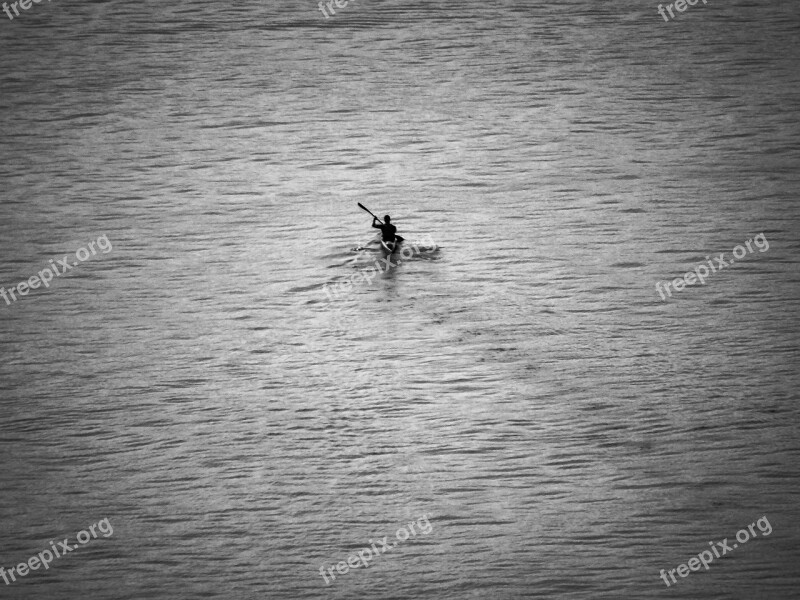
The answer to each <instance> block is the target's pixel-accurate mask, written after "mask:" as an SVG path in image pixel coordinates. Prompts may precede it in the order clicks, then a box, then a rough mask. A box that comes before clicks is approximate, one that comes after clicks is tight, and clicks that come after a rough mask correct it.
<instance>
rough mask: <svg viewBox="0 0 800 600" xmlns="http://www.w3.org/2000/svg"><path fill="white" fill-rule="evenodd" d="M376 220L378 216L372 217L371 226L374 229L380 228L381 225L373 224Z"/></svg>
mask: <svg viewBox="0 0 800 600" xmlns="http://www.w3.org/2000/svg"><path fill="white" fill-rule="evenodd" d="M377 220H378V217H372V226H373V227H374V228H375V229H380V228H381V227H382V225H375V222H376V221H377Z"/></svg>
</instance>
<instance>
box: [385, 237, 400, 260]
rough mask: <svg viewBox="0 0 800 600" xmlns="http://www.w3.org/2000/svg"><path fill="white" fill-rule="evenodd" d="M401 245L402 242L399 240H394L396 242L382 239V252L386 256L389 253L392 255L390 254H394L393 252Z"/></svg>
mask: <svg viewBox="0 0 800 600" xmlns="http://www.w3.org/2000/svg"><path fill="white" fill-rule="evenodd" d="M399 245H400V243H399V242H397V241H394V242H384V241H383V240H381V254H382V255H383V256H384V257H386V256H389V255H390V254H392V253H393V252H394V251H395V250H397V247H398V246H399Z"/></svg>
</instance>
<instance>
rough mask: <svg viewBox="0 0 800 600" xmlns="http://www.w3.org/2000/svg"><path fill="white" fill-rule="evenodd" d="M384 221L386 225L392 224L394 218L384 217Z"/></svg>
mask: <svg viewBox="0 0 800 600" xmlns="http://www.w3.org/2000/svg"><path fill="white" fill-rule="evenodd" d="M383 221H384V222H385V223H391V222H392V217H390V216H389V215H383Z"/></svg>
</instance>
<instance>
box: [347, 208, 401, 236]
mask: <svg viewBox="0 0 800 600" xmlns="http://www.w3.org/2000/svg"><path fill="white" fill-rule="evenodd" d="M358 206H359V208H361V209H362V210H365V211H367V212H368V213H369V214H371V215H372V217H373V218H374V219H375V220H376V221H377V222H378V223H380V224H381V225H383V221H381V220H380V219H379V218H378V217H376V216H375V215H374V214H373V212H372V211H371V210H370V209H368V208H367V207H366V206H364V205H363V204H361V202H359V203H358ZM394 237H395V239H396V240H397V241H398V242H402V241H403V240H404V239H405V238H404V237H403V236H400V235H396V236H394Z"/></svg>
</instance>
